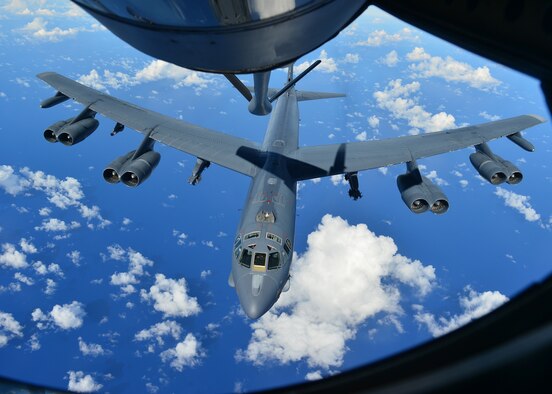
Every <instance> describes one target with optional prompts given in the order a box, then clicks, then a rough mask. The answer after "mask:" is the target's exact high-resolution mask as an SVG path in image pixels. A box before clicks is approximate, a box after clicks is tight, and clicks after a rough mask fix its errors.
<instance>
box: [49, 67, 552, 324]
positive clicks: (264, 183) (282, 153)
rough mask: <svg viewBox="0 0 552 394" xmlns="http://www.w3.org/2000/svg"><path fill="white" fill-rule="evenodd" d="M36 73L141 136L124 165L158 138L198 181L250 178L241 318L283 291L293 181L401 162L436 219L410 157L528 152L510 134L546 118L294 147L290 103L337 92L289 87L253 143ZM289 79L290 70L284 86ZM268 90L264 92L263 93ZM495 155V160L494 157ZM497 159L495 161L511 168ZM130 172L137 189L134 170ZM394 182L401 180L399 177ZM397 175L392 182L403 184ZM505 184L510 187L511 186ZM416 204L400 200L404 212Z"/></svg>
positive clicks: (111, 177) (236, 263) (242, 229)
mask: <svg viewBox="0 0 552 394" xmlns="http://www.w3.org/2000/svg"><path fill="white" fill-rule="evenodd" d="M38 77H39V78H40V79H42V80H43V81H45V82H46V83H48V84H49V85H50V86H52V87H53V88H54V89H56V90H57V91H59V92H62V93H63V94H64V95H66V96H67V97H70V98H72V99H73V100H75V101H77V102H79V103H81V104H83V105H84V106H85V109H84V110H83V112H82V113H81V114H80V115H79V116H77V118H75V119H77V120H78V118H81V119H82V118H84V117H90V116H93V115H94V114H95V113H99V114H102V115H104V116H107V117H108V118H110V119H112V120H114V121H115V122H117V123H118V124H120V125H124V126H126V127H128V128H131V129H134V130H136V131H138V132H139V133H141V134H142V135H144V140H143V142H142V144H141V145H140V147H139V148H138V149H137V150H136V151H135V152H134V154H133V156H132V157H131V158H130V159H128V160H129V161H130V162H132V161H133V160H135V159H139V158H140V157H141V155H143V154H145V153H146V152H150V153H152V154H153V152H152V149H153V145H154V143H156V142H159V143H162V144H165V145H168V146H170V147H173V148H175V149H178V150H180V151H182V152H185V153H187V154H190V155H193V156H195V157H197V158H200V159H201V161H202V162H201V163H199V165H198V168H197V169H195V168H194V171H195V173H196V174H195V175H197V176H198V178H199V176H201V172H202V171H200V170H201V167H202V163H203V164H205V166H203V167H204V168H203V169H205V167H206V163H207V162H209V163H215V164H217V165H220V166H223V167H226V168H229V169H231V170H233V171H236V172H238V173H240V174H243V175H246V176H249V177H251V186H250V188H249V192H248V197H247V200H246V202H245V208H244V210H243V214H242V217H241V220H240V223H239V226H238V229H237V234H236V241H235V243H234V247H233V249H232V270H231V273H230V276H229V278H228V283H229V284H230V285H231V286H233V287H235V288H236V292H237V295H238V297H239V300H240V303H241V305H242V307H243V309H244V311H245V313H246V314H247V316H249V317H250V318H252V319H256V318H259V317H260V316H262V315H263V314H264V313H266V312H267V311H268V310H269V309H270V308H271V307H272V305H274V303H275V302H276V301H277V300H278V297H279V296H280V294H281V292H282V291H287V290H288V289H289V286H290V281H289V269H290V264H291V253H292V250H293V239H294V232H295V231H294V228H295V210H296V208H295V203H296V187H297V182H298V181H301V180H307V179H312V178H318V177H322V176H331V175H336V174H349V178H350V180H351V176H352V175H353V174H355V173H356V172H357V171H364V170H369V169H375V168H379V167H384V166H390V165H395V164H399V163H407V174H406V175H407V177H408V178H412V174H414V173H416V175H417V176H416V179H415V181H416V182H413V183H414V186H420V187H421V188H422V189H423V190H421V189H420V187H414V188H413V189H412V190H413V191H414V192H416V193H414V194H417V192H421V193H420V194H421V195H420V196H416V199H420V198H421V197H424V196H426V198H427V200H428V201H427V202H426V204H427V207H426V209H428V208H430V209H431V210H432V211H433V212H434V213H443V212H445V211H446V209H447V208H448V201H447V200H446V197H445V196H444V195H443V194H442V192H440V190H439V189H438V188H437V187H436V186H434V185H433V184H431V182H429V180H428V179H427V178H424V177H422V176H421V174H419V170H418V169H417V166H416V159H419V158H424V157H428V156H433V155H438V154H443V153H447V152H450V151H452V150H458V149H463V148H467V147H471V146H475V147H476V150H477V151H478V152H482V153H485V154H486V155H489V154H491V155H492V153H490V150H489V149H488V147H487V145H486V141H491V140H494V139H497V138H500V137H505V136H510V135H516V138H515V139H516V140H517V142H521V143H522V144H523V145H525V146H526V147H529V146H530V143H529V142H528V141H526V140H525V139H523V137H522V136H521V134H516V133H519V132H520V131H522V130H525V129H527V128H529V127H533V126H536V125H538V124H541V123H543V122H545V119H543V118H542V117H540V116H537V115H520V116H516V117H513V118H508V119H501V120H497V121H493V122H488V123H484V124H481V125H473V126H467V127H462V128H459V129H454V130H443V131H438V132H434V133H429V134H423V135H414V136H405V137H397V138H391V139H384V140H374V141H364V142H347V143H336V144H329V145H317V146H304V147H299V146H298V130H299V110H298V105H297V102H298V101H304V100H316V99H322V98H332V97H341V96H342V95H340V94H333V93H317V92H305V91H296V90H295V88H294V87H293V86H292V87H290V89H289V90H288V91H287V92H285V93H283V94H282V95H281V96H280V98H279V99H278V101H277V102H276V104H275V108H274V110H273V111H272V116H271V119H270V121H269V125H268V128H267V132H266V134H265V138H264V142H263V144H262V145H259V144H256V143H255V142H253V141H250V140H247V139H243V138H239V137H236V136H232V135H229V134H225V133H221V132H218V131H215V130H210V129H206V128H203V127H200V126H197V125H193V124H190V123H186V122H185V121H183V120H177V119H173V118H170V117H168V116H165V115H162V114H159V113H156V112H154V111H151V110H148V109H145V108H140V107H138V106H137V105H134V104H131V103H127V102H124V101H122V100H119V99H116V98H114V97H112V96H109V95H107V94H104V93H101V92H98V91H96V90H94V89H91V88H89V87H86V86H83V85H82V84H80V83H78V82H75V81H72V80H70V79H68V78H66V77H64V76H62V75H59V74H56V73H53V72H44V73H41V74H39V75H38ZM292 79H293V75H292V67H290V70H289V72H288V81H291V80H292ZM271 91H272V89H268V93H270V92H271ZM73 122H75V120H73ZM56 127H57V125H56ZM119 128H120V127H119ZM514 142H516V141H514ZM517 142H516V143H517ZM518 145H519V144H518ZM127 156H128V155H127ZM127 156H124V157H121V158H119V159H118V160H116V161H115V162H113V163H112V167H113V168H111V169H110V170H111V171H110V172H108V173H107V178H108V179H107V180H108V181H110V182H114V183H115V182H117V181H118V180H119V178H118V177H119V176H120V173H119V174H117V173H116V171H115V170H119V171H122V172H124V171H126V168H124V167H125V165H124V164H123V162H124V161H125V159H126V157H127ZM493 157H495V158H496V159H497V160H499V158H498V156H496V155H494V156H493ZM500 160H501V164H502V165H504V166H506V167H508V166H509V164H508V163H506V162H505V161H503V160H502V159H500ZM146 164H147V163H146ZM120 166H122V168H119V167H120ZM115 167H117V168H115ZM114 172H115V173H114ZM105 175H106V174H105V173H104V176H105ZM123 175H124V174H123ZM135 175H136V178H137V182H136V184H138V183H139V181H140V175H141V174H135ZM192 175H193V174H192ZM352 178H353V179H352V180H353V182H351V186H352V187H353V188H355V189H356V190H358V185H357V184H356V182H358V178H356V181H355V179H354V178H355V177H354V176H353V177H352ZM399 179H401V180H403V179H404V175H402V176H400V177H399ZM399 179H398V183H402V181H399ZM513 180H514V181H515V179H513ZM510 182H511V183H514V182H512V180H510ZM196 183H197V182H196ZM402 186H412V185H411V184H410V183H409V184H408V185H406V184H405V185H399V188H400V189H403V190H406V188H403V187H402ZM414 189H417V190H414ZM401 191H402V190H401ZM401 194H403V193H401ZM429 196H431V198H429ZM403 197H405V196H404V195H403ZM416 199H414V200H413V201H408V202H407V201H405V202H407V203H408V205H409V206H410V205H411V204H412V203H414V202H415V201H416ZM408 200H410V198H409V199H408ZM430 204H431V206H430ZM414 208H416V207H414ZM271 254H272V256H271Z"/></svg>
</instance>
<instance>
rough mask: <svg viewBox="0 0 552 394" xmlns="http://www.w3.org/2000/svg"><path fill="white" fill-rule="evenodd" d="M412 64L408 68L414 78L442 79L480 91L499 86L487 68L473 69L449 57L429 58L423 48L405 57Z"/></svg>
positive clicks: (418, 48) (414, 50) (498, 82)
mask: <svg viewBox="0 0 552 394" xmlns="http://www.w3.org/2000/svg"><path fill="white" fill-rule="evenodd" d="M406 59H407V60H408V61H410V62H413V64H411V65H410V66H409V67H408V68H409V69H410V71H412V73H413V77H415V78H430V77H437V78H442V79H444V80H445V81H447V82H460V83H466V84H468V85H469V86H471V87H472V88H476V89H480V90H489V89H494V88H496V87H497V86H499V85H500V84H501V82H500V81H499V80H497V79H496V78H494V77H493V76H492V75H491V71H490V70H489V68H488V67H487V66H483V67H478V68H475V69H474V68H473V67H472V66H470V65H469V64H467V63H462V62H459V61H457V60H455V59H453V58H452V57H450V56H447V57H446V58H444V59H443V58H442V57H439V56H431V55H430V54H429V53H427V52H426V51H425V50H424V48H420V47H416V48H414V49H413V50H412V52H410V53H408V54H407V55H406Z"/></svg>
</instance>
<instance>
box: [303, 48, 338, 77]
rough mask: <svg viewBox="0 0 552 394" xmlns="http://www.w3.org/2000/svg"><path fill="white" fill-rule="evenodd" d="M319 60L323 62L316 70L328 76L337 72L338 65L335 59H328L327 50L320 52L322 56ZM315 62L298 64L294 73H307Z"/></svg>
mask: <svg viewBox="0 0 552 394" xmlns="http://www.w3.org/2000/svg"><path fill="white" fill-rule="evenodd" d="M318 59H320V60H322V63H320V64H319V65H318V66H317V67H316V68H315V69H314V70H315V71H320V72H323V73H326V74H330V73H334V72H336V71H337V63H336V61H335V59H334V58H333V57H328V52H326V50H325V49H322V50H321V51H320V56H318ZM313 63H314V61H312V62H308V61H305V62H303V63H301V64H298V65H296V66H294V67H293V72H294V73H295V74H296V75H297V74H299V73H302V72H303V71H305V70H306V69H307V68H308V67H309V66H310V65H311V64H313Z"/></svg>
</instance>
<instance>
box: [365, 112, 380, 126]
mask: <svg viewBox="0 0 552 394" xmlns="http://www.w3.org/2000/svg"><path fill="white" fill-rule="evenodd" d="M368 124H369V125H370V127H371V128H373V129H375V128H377V127H378V126H379V124H380V119H379V118H378V117H377V116H376V115H372V116H370V117H369V118H368Z"/></svg>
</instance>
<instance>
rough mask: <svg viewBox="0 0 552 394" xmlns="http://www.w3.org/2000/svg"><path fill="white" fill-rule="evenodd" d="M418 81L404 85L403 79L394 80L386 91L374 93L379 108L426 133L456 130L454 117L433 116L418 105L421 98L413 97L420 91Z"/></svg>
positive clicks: (444, 114)
mask: <svg viewBox="0 0 552 394" xmlns="http://www.w3.org/2000/svg"><path fill="white" fill-rule="evenodd" d="M420 86H421V85H420V83H419V82H417V81H414V82H411V83H409V84H406V85H403V84H402V80H401V79H395V80H392V81H391V82H389V83H388V84H387V86H386V87H385V89H384V90H379V91H376V92H375V93H374V98H375V99H376V102H377V105H378V107H380V108H382V109H385V110H387V111H389V112H391V115H392V116H393V117H394V118H397V119H405V120H407V121H408V124H409V125H410V126H411V127H414V128H419V129H423V130H425V131H426V132H432V131H440V130H447V129H453V128H456V127H457V126H456V124H455V119H454V116H452V115H450V114H447V113H446V112H439V113H438V114H431V113H429V112H427V111H426V110H425V109H424V107H423V106H421V105H419V104H418V100H419V98H417V97H411V96H412V95H413V94H414V93H416V92H418V91H419V90H420Z"/></svg>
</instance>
